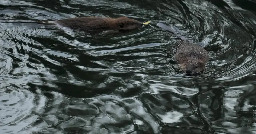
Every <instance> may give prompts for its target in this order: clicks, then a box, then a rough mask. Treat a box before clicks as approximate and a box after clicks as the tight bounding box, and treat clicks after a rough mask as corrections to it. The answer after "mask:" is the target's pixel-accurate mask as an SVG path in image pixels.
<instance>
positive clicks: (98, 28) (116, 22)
mask: <svg viewBox="0 0 256 134" xmlns="http://www.w3.org/2000/svg"><path fill="white" fill-rule="evenodd" d="M56 23H57V24H60V25H62V26H64V27H68V28H71V29H74V30H79V31H84V32H86V33H101V32H103V31H114V32H126V31H130V30H134V29H137V28H140V27H142V25H143V23H141V22H139V21H137V20H134V19H130V18H127V17H119V18H102V17H80V18H71V19H63V20H57V21H56Z"/></svg>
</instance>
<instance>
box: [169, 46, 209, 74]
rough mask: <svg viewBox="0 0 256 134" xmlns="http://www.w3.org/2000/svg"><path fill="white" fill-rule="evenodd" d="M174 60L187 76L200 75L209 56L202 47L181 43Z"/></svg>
mask: <svg viewBox="0 0 256 134" xmlns="http://www.w3.org/2000/svg"><path fill="white" fill-rule="evenodd" d="M174 59H175V60H176V61H177V63H178V64H179V66H180V69H181V70H182V71H183V72H185V73H186V74H187V75H198V74H201V73H202V72H203V71H204V69H205V64H206V63H207V62H208V59H209V56H208V52H207V51H206V50H205V49H204V48H203V47H201V46H200V45H198V44H192V43H189V42H186V41H181V42H179V46H178V48H177V50H176V54H175V55H174Z"/></svg>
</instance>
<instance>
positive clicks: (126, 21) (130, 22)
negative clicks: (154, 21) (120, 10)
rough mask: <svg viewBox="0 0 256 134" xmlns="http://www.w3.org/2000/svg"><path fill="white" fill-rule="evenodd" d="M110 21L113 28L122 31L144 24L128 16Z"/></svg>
mask: <svg viewBox="0 0 256 134" xmlns="http://www.w3.org/2000/svg"><path fill="white" fill-rule="evenodd" d="M110 21H111V23H110V27H113V29H117V30H119V31H120V32H125V31H130V30H134V29H138V28H140V27H142V25H143V24H142V23H141V22H139V21H137V20H134V19H130V18H127V17H119V18H116V19H112V20H110Z"/></svg>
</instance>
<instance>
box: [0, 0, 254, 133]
mask: <svg viewBox="0 0 256 134" xmlns="http://www.w3.org/2000/svg"><path fill="white" fill-rule="evenodd" d="M248 1H249V0H248ZM248 9H249V10H247V8H246V7H244V6H241V7H240V5H239V3H237V2H234V3H233V1H226V0H225V1H222V0H221V1H206V0H185V1H180V0H173V1H166V0H158V1H150V0H146V1H134V0H132V1H124V0H122V1H118V2H117V1H112V0H100V1H93V2H91V1H88V0H87V1H81V0H72V1H69V0H64V1H59V0H53V1H49V0H37V1H31V0H21V1H12V0H2V1H0V19H1V20H0V29H1V31H0V35H1V38H0V44H1V45H0V52H1V54H0V74H1V75H0V80H1V83H0V102H1V103H0V112H1V115H0V132H1V133H33V132H34V133H38V132H41V133H57V132H59V133H214V132H215V133H237V134H239V133H255V132H256V129H255V128H256V127H255V117H254V115H255V105H256V104H255V93H256V92H255V91H256V90H255V88H254V87H255V86H254V85H255V82H254V81H255V52H254V51H255V35H256V34H255V33H256V31H255V29H256V24H255V20H256V16H255V13H254V11H253V10H252V9H250V8H249V7H248ZM77 16H110V17H118V16H127V17H131V18H135V19H137V20H140V21H147V20H151V21H152V24H151V26H149V27H144V28H143V29H141V30H138V31H134V32H130V33H126V34H122V35H121V34H120V35H110V36H88V35H84V34H81V33H76V32H70V31H66V30H65V29H64V31H63V29H60V28H58V27H56V26H54V25H48V24H46V23H45V22H46V20H59V19H64V18H72V17H77ZM163 21H164V22H165V23H166V24H168V25H173V26H175V27H177V28H178V29H179V30H180V31H182V35H181V36H184V37H185V38H187V39H189V40H191V41H193V42H195V43H198V42H201V43H199V45H200V44H201V45H204V47H205V48H206V50H207V51H208V52H209V56H210V61H209V63H208V65H207V67H206V72H205V73H204V74H203V75H201V76H198V77H187V76H184V75H183V74H181V73H179V72H178V71H177V67H176V64H175V62H173V57H172V56H173V53H174V52H175V48H176V46H175V43H176V42H177V41H178V40H179V39H178V38H177V35H175V34H173V33H170V32H168V31H165V30H163V29H161V28H160V27H157V25H156V24H157V23H159V22H163Z"/></svg>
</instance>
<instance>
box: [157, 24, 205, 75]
mask: <svg viewBox="0 0 256 134" xmlns="http://www.w3.org/2000/svg"><path fill="white" fill-rule="evenodd" d="M157 25H158V26H159V27H161V28H162V29H164V30H167V31H169V32H172V33H174V34H175V35H176V36H177V37H178V38H179V39H181V41H178V47H177V49H176V53H175V54H174V60H175V61H176V62H177V63H178V64H179V67H180V69H181V70H182V71H183V72H185V73H186V75H198V74H201V73H202V72H203V71H204V69H205V65H206V63H207V62H208V59H209V56H208V52H207V51H206V50H205V49H204V48H203V47H202V46H201V45H199V44H200V43H197V44H194V43H192V42H191V41H190V40H189V39H187V38H185V37H183V36H182V35H181V33H182V32H181V31H180V30H179V29H177V28H176V27H174V26H167V25H165V24H163V23H158V24H157Z"/></svg>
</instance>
